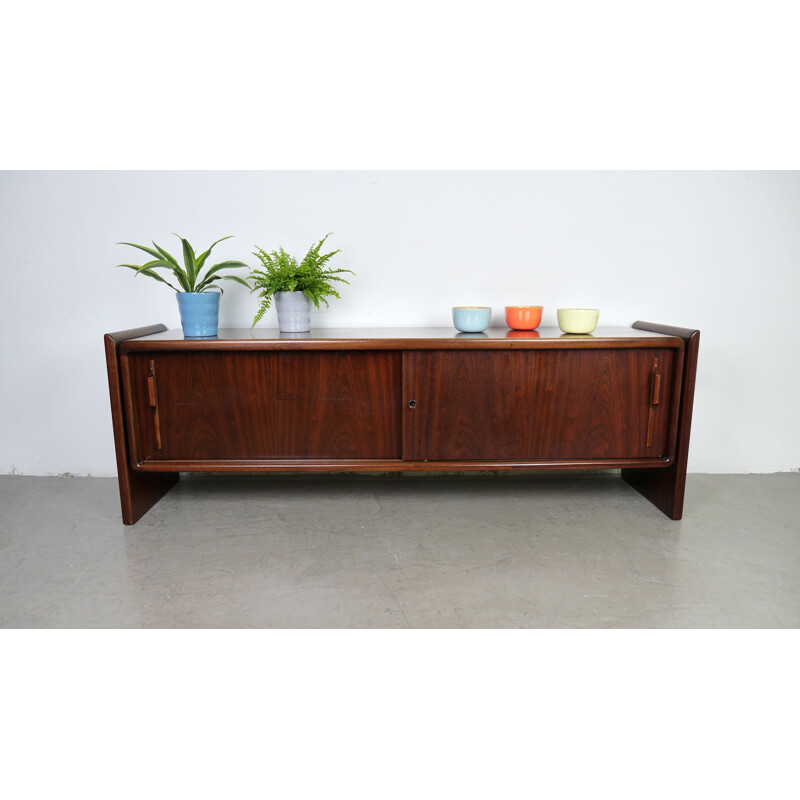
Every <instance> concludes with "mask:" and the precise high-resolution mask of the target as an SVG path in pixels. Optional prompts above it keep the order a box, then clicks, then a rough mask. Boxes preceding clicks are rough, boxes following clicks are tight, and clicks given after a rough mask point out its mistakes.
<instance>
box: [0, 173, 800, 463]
mask: <svg viewBox="0 0 800 800" xmlns="http://www.w3.org/2000/svg"><path fill="white" fill-rule="evenodd" d="M798 221H800V173H797V172H793V173H763V172H755V173H750V172H734V173H721V172H720V173H702V172H689V173H681V172H661V173H645V172H572V173H570V172H567V173H564V172H371V171H357V172H4V173H0V226H1V227H0V232H1V233H0V236H1V239H0V254H1V257H2V265H3V269H2V282H1V283H0V285H1V286H2V294H3V297H4V300H5V302H4V304H3V310H2V314H1V315H0V319H2V323H1V324H2V330H1V331H0V347H2V351H0V352H1V354H2V362H1V363H0V367H1V369H0V386H2V393H1V395H0V420H2V422H1V423H0V425H2V428H1V429H0V432H2V440H1V441H0V472H3V473H9V472H21V473H25V474H33V475H45V474H60V473H64V472H70V473H75V474H93V475H113V474H115V462H114V447H113V440H112V433H111V419H110V412H109V407H108V389H107V384H106V376H105V363H104V356H103V347H102V334H104V333H105V332H107V331H113V330H121V329H124V328H130V327H137V326H140V325H145V324H150V323H155V322H163V323H165V324H166V325H167V326H168V327H178V326H179V317H178V312H177V305H176V303H175V299H174V297H173V296H172V293H171V292H170V291H169V290H168V289H167V288H166V287H165V286H163V285H162V284H157V283H155V282H154V281H152V280H150V279H147V278H143V277H134V275H133V273H132V272H130V271H128V270H122V269H113V268H112V266H113V265H114V264H117V263H119V262H120V261H127V260H131V256H132V255H133V254H134V253H135V252H136V251H133V250H131V249H130V248H125V247H121V246H118V245H116V244H115V242H118V241H123V240H125V241H132V242H141V243H144V242H148V241H150V240H152V239H155V240H156V241H157V242H158V243H159V244H162V245H165V246H166V245H168V244H169V243H170V240H172V241H173V242H177V239H175V238H174V237H173V236H172V235H171V233H172V232H173V231H176V232H178V233H180V234H182V235H184V236H186V237H187V238H188V239H189V240H190V241H192V243H193V244H194V245H195V246H196V247H205V246H207V245H208V244H210V243H211V241H213V240H214V239H217V238H219V237H220V236H224V235H227V234H235V237H236V238H234V239H231V240H229V241H227V242H223V243H222V244H221V245H219V246H218V248H217V250H215V254H217V255H219V256H220V257H221V258H223V257H224V258H240V259H242V260H244V261H248V262H249V263H253V262H254V261H255V259H254V258H252V256H251V255H250V253H251V251H252V249H253V245H255V244H258V245H261V246H262V247H264V248H266V249H272V248H274V247H277V246H278V245H283V246H284V247H285V248H286V249H287V250H289V251H292V252H296V253H298V254H301V253H303V252H305V249H306V248H307V247H308V246H309V245H310V244H311V243H312V242H313V241H314V240H316V239H318V238H320V237H321V236H322V235H324V234H325V233H327V232H328V231H333V232H334V235H333V236H332V237H331V239H330V240H329V243H330V244H331V245H332V246H334V247H341V248H342V251H343V252H342V253H341V254H340V255H339V256H337V260H338V263H339V265H340V266H347V267H350V268H352V269H353V270H354V271H355V272H356V273H357V275H356V277H355V278H353V279H352V284H351V286H350V287H346V286H345V287H344V290H343V298H342V300H341V301H334V303H333V304H332V305H331V308H330V310H328V311H324V312H320V313H318V314H316V315H315V318H314V320H313V324H314V325H316V326H318V327H339V326H355V327H359V326H404V325H439V326H449V325H450V307H451V306H452V305H460V304H473V303H476V304H477V303H479V304H486V305H491V306H493V307H494V308H495V319H496V320H497V321H498V322H502V307H503V306H504V305H506V304H508V303H536V304H542V305H544V306H545V314H544V324H555V309H556V308H557V307H558V306H562V305H570V306H592V307H599V308H600V309H601V322H600V324H601V325H629V324H631V323H632V322H633V321H634V320H636V319H645V320H650V321H654V322H662V323H668V324H673V325H680V326H685V327H694V328H699V329H700V330H701V331H702V338H701V346H700V365H699V373H698V384H697V395H696V401H695V416H694V426H693V431H692V445H691V451H690V459H689V469H690V470H691V471H695V472H770V471H781V470H791V469H798V468H800V421H798V418H799V417H800V413H798V408H799V407H800V402H799V401H800V377H798V375H799V373H800V369H799V368H798V367H799V366H800V365H799V361H800V360H799V359H798V356H797V350H796V348H797V346H798V342H799V340H800V336H799V335H798V332H797V328H798V322H799V321H800V308H799V306H800V303H799V302H798V301H800V225H798ZM168 249H169V248H168ZM133 260H134V263H135V259H133ZM256 307H257V303H256V300H255V296H250V295H248V293H247V291H246V290H245V289H244V288H242V287H238V286H236V285H234V284H229V285H227V286H226V291H225V296H224V297H223V300H222V311H221V324H223V325H225V326H234V327H248V326H249V324H250V321H251V319H252V316H253V313H254V312H255V309H256ZM274 313H275V312H274V310H273V311H270V312H268V315H267V317H266V318H265V320H264V322H263V323H262V325H265V326H266V327H274V326H275V318H274V316H273V315H274Z"/></svg>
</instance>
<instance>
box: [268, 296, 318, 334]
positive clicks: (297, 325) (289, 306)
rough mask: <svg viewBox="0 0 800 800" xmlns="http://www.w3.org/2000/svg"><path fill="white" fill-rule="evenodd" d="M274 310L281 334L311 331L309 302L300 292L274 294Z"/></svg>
mask: <svg viewBox="0 0 800 800" xmlns="http://www.w3.org/2000/svg"><path fill="white" fill-rule="evenodd" d="M275 308H277V310H278V329H279V330H280V331H282V332H283V333H302V332H303V331H310V330H311V301H310V300H309V299H308V298H307V297H306V296H305V295H304V294H303V293H302V292H275Z"/></svg>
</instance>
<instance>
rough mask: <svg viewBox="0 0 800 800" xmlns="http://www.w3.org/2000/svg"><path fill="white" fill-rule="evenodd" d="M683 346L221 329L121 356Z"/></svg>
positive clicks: (499, 334) (626, 332)
mask: <svg viewBox="0 0 800 800" xmlns="http://www.w3.org/2000/svg"><path fill="white" fill-rule="evenodd" d="M682 346H683V340H682V339H681V338H680V337H677V336H667V335H664V334H661V333H654V332H652V331H644V330H638V329H636V328H622V327H619V328H611V327H609V328H597V329H596V330H595V331H594V333H591V334H566V333H562V332H561V330H560V329H559V328H554V327H551V328H546V327H541V328H539V329H538V330H536V331H512V330H509V329H508V328H489V329H488V330H487V331H485V332H484V333H459V332H458V331H456V330H455V329H454V328H315V329H314V330H313V331H309V332H306V333H280V332H279V331H278V330H276V329H274V328H254V329H252V330H250V329H249V328H220V331H219V336H218V337H217V338H214V339H186V338H185V337H184V335H183V332H182V331H181V330H169V331H162V332H160V333H154V334H150V335H149V336H142V337H139V338H138V339H129V340H127V341H125V342H124V343H123V344H122V352H123V353H124V352H129V351H136V350H184V349H186V350H240V349H241V350H249V349H253V350H273V349H274V350H343V349H348V350H351V349H352V350H387V349H394V350H406V349H420V350H444V349H454V350H472V349H492V350H502V349H538V348H545V349H551V348H552V349H562V348H564V349H572V348H575V349H592V348H609V347H626V348H629V347H676V348H680V347H682Z"/></svg>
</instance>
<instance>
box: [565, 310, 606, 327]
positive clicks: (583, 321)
mask: <svg viewBox="0 0 800 800" xmlns="http://www.w3.org/2000/svg"><path fill="white" fill-rule="evenodd" d="M599 317H600V311H599V309H596V308H559V309H558V327H559V328H561V330H562V331H564V333H591V332H592V331H593V330H594V329H595V328H596V327H597V320H598V318H599Z"/></svg>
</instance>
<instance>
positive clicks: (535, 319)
mask: <svg viewBox="0 0 800 800" xmlns="http://www.w3.org/2000/svg"><path fill="white" fill-rule="evenodd" d="M541 321H542V306H506V325H508V327H509V328H511V330H512V331H532V330H535V329H536V328H538V327H539V324H540V323H541Z"/></svg>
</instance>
